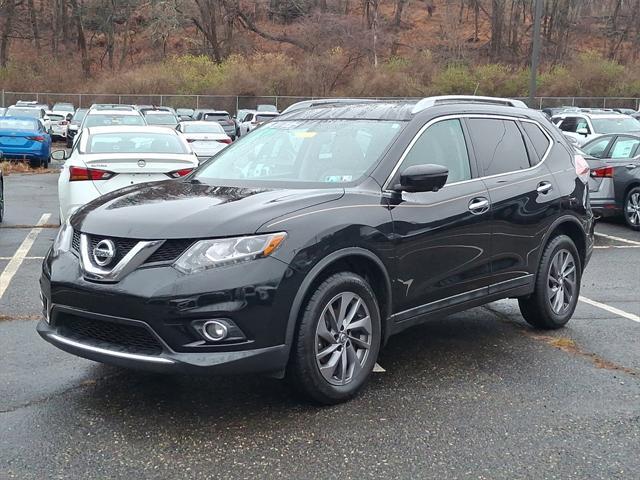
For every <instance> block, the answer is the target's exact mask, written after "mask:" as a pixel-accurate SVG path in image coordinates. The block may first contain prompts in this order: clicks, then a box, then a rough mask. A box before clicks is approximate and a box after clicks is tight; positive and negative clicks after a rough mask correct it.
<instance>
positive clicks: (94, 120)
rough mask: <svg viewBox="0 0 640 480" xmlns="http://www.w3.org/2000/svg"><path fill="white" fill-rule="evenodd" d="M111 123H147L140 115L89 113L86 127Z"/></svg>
mask: <svg viewBox="0 0 640 480" xmlns="http://www.w3.org/2000/svg"><path fill="white" fill-rule="evenodd" d="M110 125H145V121H144V119H143V118H142V117H141V116H140V115H116V114H114V115H102V114H100V115H89V116H88V117H87V118H86V122H85V127H104V126H110Z"/></svg>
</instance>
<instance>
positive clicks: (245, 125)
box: [239, 111, 280, 135]
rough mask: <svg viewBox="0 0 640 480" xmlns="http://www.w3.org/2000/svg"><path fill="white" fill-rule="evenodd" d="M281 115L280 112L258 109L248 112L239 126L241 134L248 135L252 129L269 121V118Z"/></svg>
mask: <svg viewBox="0 0 640 480" xmlns="http://www.w3.org/2000/svg"><path fill="white" fill-rule="evenodd" d="M279 115H280V114H279V113H272V112H258V111H252V112H249V113H247V114H246V115H245V116H244V119H243V121H242V123H240V126H239V131H240V135H246V134H247V133H249V132H250V131H251V130H253V129H255V128H258V127H259V126H260V125H262V124H263V123H264V122H268V121H269V120H272V119H274V118H275V117H277V116H279Z"/></svg>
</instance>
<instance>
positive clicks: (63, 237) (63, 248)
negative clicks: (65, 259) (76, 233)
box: [53, 220, 73, 256]
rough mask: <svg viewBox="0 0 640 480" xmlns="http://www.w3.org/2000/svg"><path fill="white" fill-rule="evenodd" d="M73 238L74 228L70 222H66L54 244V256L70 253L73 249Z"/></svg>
mask: <svg viewBox="0 0 640 480" xmlns="http://www.w3.org/2000/svg"><path fill="white" fill-rule="evenodd" d="M72 238H73V228H72V227H71V223H69V220H67V221H66V222H64V224H62V226H61V227H60V230H58V235H57V236H56V239H55V240H54V242H53V254H54V255H56V256H57V255H58V254H60V253H61V252H68V251H69V249H70V248H71V240H72Z"/></svg>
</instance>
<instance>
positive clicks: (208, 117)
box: [203, 113, 231, 122]
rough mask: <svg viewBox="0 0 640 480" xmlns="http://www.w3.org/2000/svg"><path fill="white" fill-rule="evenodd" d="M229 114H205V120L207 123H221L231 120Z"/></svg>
mask: <svg viewBox="0 0 640 480" xmlns="http://www.w3.org/2000/svg"><path fill="white" fill-rule="evenodd" d="M230 118H231V117H229V114H228V113H205V114H204V117H203V119H204V120H207V121H214V122H219V121H221V120H229V119H230Z"/></svg>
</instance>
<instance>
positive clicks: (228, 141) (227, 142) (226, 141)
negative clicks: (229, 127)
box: [218, 138, 231, 145]
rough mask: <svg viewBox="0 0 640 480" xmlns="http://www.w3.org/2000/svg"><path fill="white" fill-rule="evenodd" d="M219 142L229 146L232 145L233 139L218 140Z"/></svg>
mask: <svg viewBox="0 0 640 480" xmlns="http://www.w3.org/2000/svg"><path fill="white" fill-rule="evenodd" d="M218 142H220V143H226V144H227V145H228V144H230V143H231V139H230V138H224V139H222V140H218Z"/></svg>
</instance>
